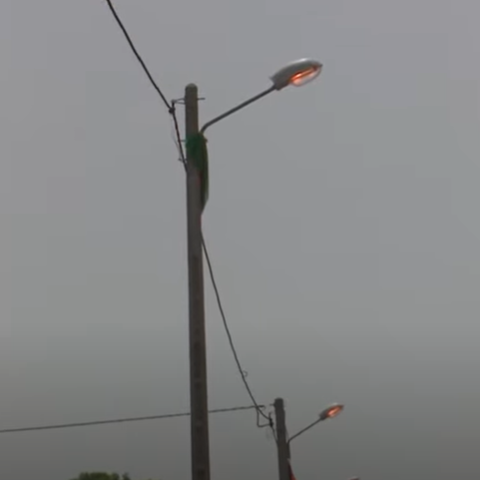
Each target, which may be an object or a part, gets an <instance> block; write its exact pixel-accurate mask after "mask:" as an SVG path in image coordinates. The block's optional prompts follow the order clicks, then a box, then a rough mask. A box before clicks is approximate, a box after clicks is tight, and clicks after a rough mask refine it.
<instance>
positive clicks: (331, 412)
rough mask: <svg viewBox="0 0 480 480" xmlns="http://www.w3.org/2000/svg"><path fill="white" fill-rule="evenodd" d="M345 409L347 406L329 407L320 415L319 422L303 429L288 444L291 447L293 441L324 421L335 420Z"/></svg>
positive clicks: (335, 405) (336, 404)
mask: <svg viewBox="0 0 480 480" xmlns="http://www.w3.org/2000/svg"><path fill="white" fill-rule="evenodd" d="M344 408H345V406H344V405H342V404H340V403H334V404H332V405H330V406H328V407H327V408H325V409H324V410H322V411H321V412H320V413H319V415H318V418H317V420H315V421H314V422H313V423H311V424H310V425H308V426H306V427H305V428H302V430H300V431H299V432H297V433H296V434H295V435H293V436H291V437H290V438H289V439H288V441H287V444H288V445H290V443H292V441H293V440H294V439H295V438H297V437H299V436H300V435H302V433H305V432H306V431H307V430H310V429H311V428H312V427H314V426H315V425H317V423H320V422H323V421H324V420H327V419H329V418H335V417H336V416H337V415H339V414H340V413H341V412H342V411H343V409H344Z"/></svg>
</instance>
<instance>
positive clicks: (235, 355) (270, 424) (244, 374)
mask: <svg viewBox="0 0 480 480" xmlns="http://www.w3.org/2000/svg"><path fill="white" fill-rule="evenodd" d="M202 247H203V252H204V254H205V259H206V260H207V266H208V272H209V274H210V280H211V282H212V286H213V290H214V292H215V297H216V300H217V305H218V309H219V311H220V315H221V317H222V322H223V326H224V328H225V333H226V334H227V338H228V343H229V344H230V349H231V351H232V354H233V358H234V359H235V363H236V364H237V368H238V371H239V373H240V376H241V378H242V381H243V384H244V386H245V389H246V390H247V393H248V395H249V397H250V399H251V401H252V403H253V405H254V406H255V410H256V412H257V427H259V428H264V427H270V428H271V429H272V431H273V432H274V433H275V431H274V428H273V420H272V418H271V417H270V416H269V415H266V414H265V413H264V412H263V410H262V409H261V408H260V405H258V403H257V401H256V400H255V396H254V395H253V392H252V389H251V387H250V385H249V384H248V381H247V372H246V371H245V370H244V369H243V368H242V364H241V363H240V359H239V357H238V353H237V349H236V348H235V344H234V343H233V337H232V334H231V332H230V327H229V326H228V322H227V317H226V315H225V310H224V309H223V304H222V299H221V298H220V292H219V290H218V286H217V281H216V280H215V275H214V273H213V267H212V262H211V260H210V255H209V253H208V249H207V245H206V244H205V239H204V237H203V234H202ZM260 416H262V417H263V418H264V419H265V420H267V422H268V423H266V424H263V425H262V424H261V423H260Z"/></svg>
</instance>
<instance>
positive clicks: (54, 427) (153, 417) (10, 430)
mask: <svg viewBox="0 0 480 480" xmlns="http://www.w3.org/2000/svg"><path fill="white" fill-rule="evenodd" d="M253 408H254V409H258V408H265V406H264V405H249V406H245V407H230V408H217V409H214V410H209V412H208V413H225V412H237V411H241V410H251V409H253ZM189 416H190V413H189V412H183V413H169V414H165V415H150V416H145V417H124V418H114V419H110V420H93V421H89V422H76V423H60V424H53V425H42V426H36V427H21V428H4V429H2V430H0V433H21V432H35V431H41V430H60V429H66V428H76V427H93V426H95V425H109V424H114V423H129V422H145V421H149V420H166V419H168V418H178V417H189Z"/></svg>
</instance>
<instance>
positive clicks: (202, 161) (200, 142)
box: [186, 133, 208, 211]
mask: <svg viewBox="0 0 480 480" xmlns="http://www.w3.org/2000/svg"><path fill="white" fill-rule="evenodd" d="M186 147H187V158H188V159H190V161H192V162H193V164H194V165H195V167H196V168H197V170H198V172H199V175H200V188H201V191H200V195H201V202H202V211H203V209H204V208H205V205H206V204H207V200H208V150H207V139H206V138H205V136H204V135H203V133H197V134H195V135H191V136H189V137H188V138H187V142H186Z"/></svg>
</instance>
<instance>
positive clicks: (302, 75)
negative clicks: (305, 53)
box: [290, 67, 319, 87]
mask: <svg viewBox="0 0 480 480" xmlns="http://www.w3.org/2000/svg"><path fill="white" fill-rule="evenodd" d="M318 70H319V69H318V68H315V67H310V68H307V69H306V70H303V71H301V72H298V73H296V74H295V75H292V77H291V78H290V83H292V84H293V85H295V86H297V87H299V86H300V85H303V84H304V83H307V82H308V81H310V80H311V79H313V78H314V77H316V76H317V74H318Z"/></svg>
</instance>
